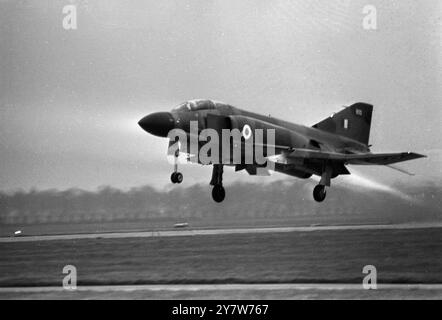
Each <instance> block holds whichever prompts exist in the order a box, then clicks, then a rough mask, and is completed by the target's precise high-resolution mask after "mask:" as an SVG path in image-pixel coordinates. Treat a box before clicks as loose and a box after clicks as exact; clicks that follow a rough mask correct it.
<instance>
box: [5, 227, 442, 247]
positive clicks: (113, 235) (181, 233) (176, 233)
mask: <svg viewBox="0 0 442 320" xmlns="http://www.w3.org/2000/svg"><path fill="white" fill-rule="evenodd" d="M441 227H442V223H431V224H430V223H422V224H415V223H414V224H382V225H381V224H378V225H341V226H334V225H332V226H304V227H268V228H234V229H180V230H159V231H157V230H153V231H135V232H108V233H79V234H60V235H36V236H21V237H0V243H8V242H29V241H51V240H77V239H121V238H151V237H188V236H206V235H228V234H248V233H287V232H315V231H339V230H342V231H345V230H401V229H423V228H441Z"/></svg>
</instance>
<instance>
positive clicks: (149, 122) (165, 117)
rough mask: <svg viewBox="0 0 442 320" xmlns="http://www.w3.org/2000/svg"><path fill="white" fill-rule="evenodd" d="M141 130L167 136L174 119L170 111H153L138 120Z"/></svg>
mask: <svg viewBox="0 0 442 320" xmlns="http://www.w3.org/2000/svg"><path fill="white" fill-rule="evenodd" d="M138 125H139V126H140V127H141V128H143V130H145V131H147V132H149V133H150V134H153V135H155V136H159V137H167V135H168V133H169V131H170V130H172V129H174V128H175V126H174V119H173V117H172V114H171V113H170V112H155V113H151V114H149V115H147V116H145V117H144V118H143V119H141V120H140V121H138Z"/></svg>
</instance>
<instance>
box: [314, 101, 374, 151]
mask: <svg viewBox="0 0 442 320" xmlns="http://www.w3.org/2000/svg"><path fill="white" fill-rule="evenodd" d="M372 112H373V106H372V105H371V104H368V103H363V102H358V103H355V104H353V105H351V106H349V107H347V108H345V109H344V110H342V111H339V112H337V113H335V114H333V115H332V116H330V117H328V118H327V119H325V120H322V121H321V122H319V123H317V124H315V125H314V126H313V128H316V129H319V130H322V131H327V132H331V133H335V134H338V135H341V136H344V137H347V138H350V139H353V140H356V141H359V142H361V143H364V144H366V145H368V138H369V136H370V125H371V114H372Z"/></svg>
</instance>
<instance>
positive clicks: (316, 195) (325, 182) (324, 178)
mask: <svg viewBox="0 0 442 320" xmlns="http://www.w3.org/2000/svg"><path fill="white" fill-rule="evenodd" d="M332 170H333V168H332V167H331V166H329V165H327V166H325V168H324V170H323V171H322V175H321V180H320V181H319V184H318V185H317V186H316V187H315V188H314V189H313V199H315V200H316V201H317V202H322V201H324V199H325V196H326V195H327V190H325V187H326V186H327V187H330V180H331V175H332Z"/></svg>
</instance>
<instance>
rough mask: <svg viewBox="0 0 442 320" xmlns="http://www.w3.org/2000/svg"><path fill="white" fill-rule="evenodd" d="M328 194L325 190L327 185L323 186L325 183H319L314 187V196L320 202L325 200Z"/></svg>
mask: <svg viewBox="0 0 442 320" xmlns="http://www.w3.org/2000/svg"><path fill="white" fill-rule="evenodd" d="M326 195H327V191H326V190H325V186H323V185H320V184H318V185H317V186H316V187H315V188H314V189H313V198H314V199H315V200H316V201H318V202H322V201H324V199H325V196H326Z"/></svg>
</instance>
